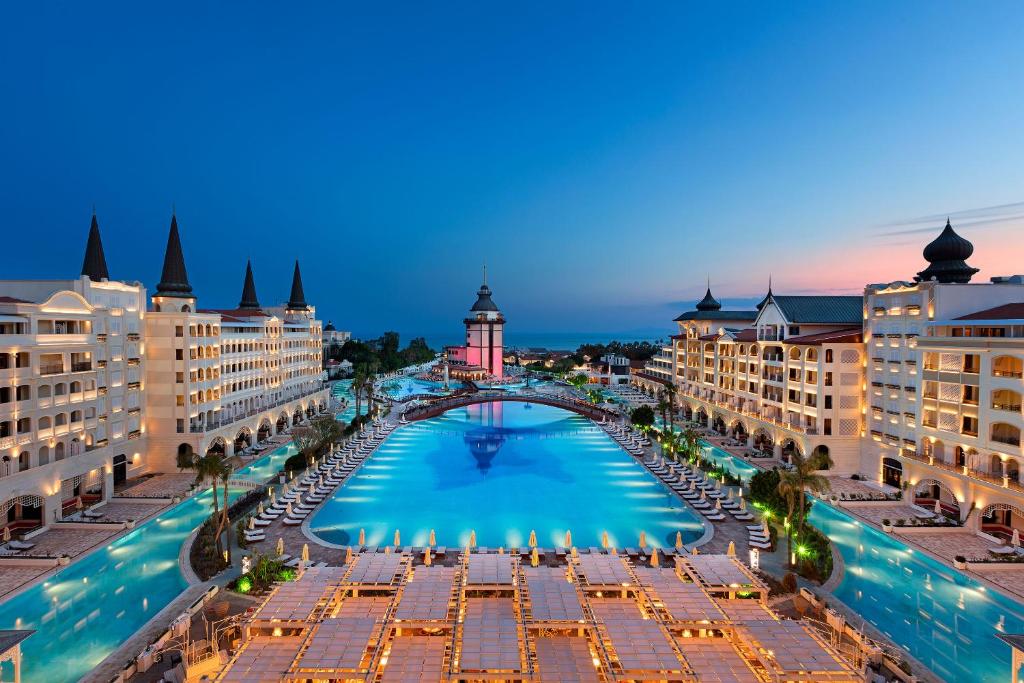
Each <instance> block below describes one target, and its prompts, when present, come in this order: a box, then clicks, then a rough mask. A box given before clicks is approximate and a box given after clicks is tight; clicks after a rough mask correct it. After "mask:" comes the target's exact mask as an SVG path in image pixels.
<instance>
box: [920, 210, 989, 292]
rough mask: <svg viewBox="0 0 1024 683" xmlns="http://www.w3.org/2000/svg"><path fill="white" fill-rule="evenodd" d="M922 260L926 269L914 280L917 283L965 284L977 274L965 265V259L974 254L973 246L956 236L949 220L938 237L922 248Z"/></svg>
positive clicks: (975, 269)
mask: <svg viewBox="0 0 1024 683" xmlns="http://www.w3.org/2000/svg"><path fill="white" fill-rule="evenodd" d="M923 253H924V259H925V260H926V261H928V267H927V268H925V269H924V270H922V271H921V272H920V273H918V274H917V276H916V277H915V278H914V279H915V280H917V281H918V282H927V281H928V280H938V281H939V282H958V283H967V282H970V281H971V277H973V276H974V274H975V273H977V272H978V269H977V268H972V267H970V266H969V265H967V259H969V258H970V257H971V254H973V253H974V245H973V244H971V243H970V242H969V241H967V240H966V239H964V238H963V237H961V236H960V235H958V234H956V231H955V230H953V226H952V225H950V222H949V219H948V218H947V219H946V227H945V228H943V229H942V232H941V233H939V236H938V237H936V238H935V239H934V240H932V241H931V242H929V243H928V246H926V247H925V248H924V252H923Z"/></svg>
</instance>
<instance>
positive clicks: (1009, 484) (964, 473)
mask: <svg viewBox="0 0 1024 683" xmlns="http://www.w3.org/2000/svg"><path fill="white" fill-rule="evenodd" d="M899 456H900V457H901V458H904V459H906V460H914V461H916V462H920V463H924V464H925V465H928V466H930V467H934V468H935V469H937V470H943V471H945V472H950V473H952V474H956V475H959V476H961V477H967V478H969V479H975V480H977V481H981V482H984V483H986V484H990V485H993V486H999V487H1002V488H1008V489H1011V490H1013V491H1019V492H1024V486H1022V485H1021V483H1020V482H1017V481H1014V480H1013V479H1010V478H1008V477H1007V478H1003V477H1002V476H1001V475H995V474H992V473H991V472H982V471H981V470H978V469H974V468H971V467H968V466H966V465H963V466H960V467H957V466H956V465H954V464H953V463H951V462H946V461H944V460H937V459H935V458H934V457H931V456H927V455H923V454H921V453H917V452H916V451H912V450H909V449H904V450H902V451H901V452H900V454H899Z"/></svg>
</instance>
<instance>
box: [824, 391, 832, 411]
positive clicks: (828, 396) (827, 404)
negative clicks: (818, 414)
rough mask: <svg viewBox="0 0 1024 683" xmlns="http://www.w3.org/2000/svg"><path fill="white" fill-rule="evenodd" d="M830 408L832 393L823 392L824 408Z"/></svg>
mask: <svg viewBox="0 0 1024 683" xmlns="http://www.w3.org/2000/svg"><path fill="white" fill-rule="evenodd" d="M831 409H832V394H825V410H831Z"/></svg>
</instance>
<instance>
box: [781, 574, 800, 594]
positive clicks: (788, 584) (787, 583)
mask: <svg viewBox="0 0 1024 683" xmlns="http://www.w3.org/2000/svg"><path fill="white" fill-rule="evenodd" d="M782 588H783V590H785V591H786V592H787V593H796V591H797V588H798V587H797V583H796V574H794V573H793V572H786V575H785V576H783V577H782Z"/></svg>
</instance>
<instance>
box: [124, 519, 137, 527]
mask: <svg viewBox="0 0 1024 683" xmlns="http://www.w3.org/2000/svg"><path fill="white" fill-rule="evenodd" d="M124 528H125V529H134V528H135V520H134V519H129V520H125V523H124Z"/></svg>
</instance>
